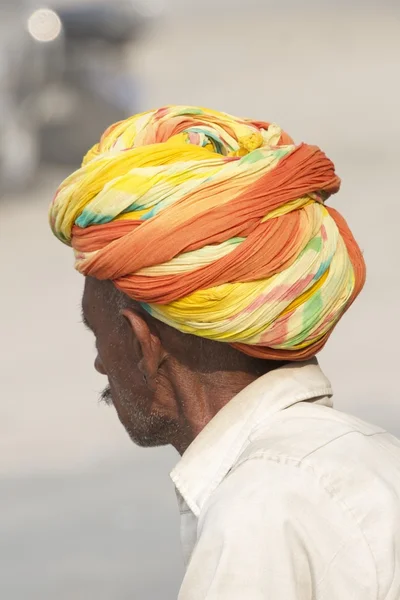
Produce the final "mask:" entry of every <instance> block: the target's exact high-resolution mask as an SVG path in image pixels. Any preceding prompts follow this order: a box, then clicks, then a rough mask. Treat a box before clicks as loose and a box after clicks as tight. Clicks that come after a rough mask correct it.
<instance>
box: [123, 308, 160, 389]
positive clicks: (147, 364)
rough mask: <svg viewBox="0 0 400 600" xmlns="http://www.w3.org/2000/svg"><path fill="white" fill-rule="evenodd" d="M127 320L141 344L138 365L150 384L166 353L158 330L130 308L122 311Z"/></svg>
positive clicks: (138, 342)
mask: <svg viewBox="0 0 400 600" xmlns="http://www.w3.org/2000/svg"><path fill="white" fill-rule="evenodd" d="M121 315H122V316H123V317H125V319H126V320H127V322H128V324H129V326H130V328H131V330H132V335H133V339H134V341H135V342H136V343H137V344H138V345H139V348H140V355H139V356H138V357H137V360H138V367H139V369H140V371H141V372H142V375H143V378H144V380H145V381H146V382H147V384H148V385H151V384H152V382H153V381H154V382H155V380H156V376H157V372H158V369H159V366H160V364H161V362H162V357H163V355H164V352H163V348H162V345H161V340H160V337H159V335H158V334H157V332H156V331H152V329H151V327H150V326H149V324H148V323H147V321H146V319H145V317H144V316H143V315H141V314H139V313H137V312H135V311H134V310H132V309H130V308H126V309H124V310H122V311H121Z"/></svg>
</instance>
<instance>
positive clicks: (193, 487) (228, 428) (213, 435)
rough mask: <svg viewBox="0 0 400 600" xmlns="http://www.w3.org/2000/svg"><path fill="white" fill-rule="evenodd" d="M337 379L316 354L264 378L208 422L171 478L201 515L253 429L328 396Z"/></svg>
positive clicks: (328, 403) (326, 402)
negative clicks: (331, 378)
mask: <svg viewBox="0 0 400 600" xmlns="http://www.w3.org/2000/svg"><path fill="white" fill-rule="evenodd" d="M331 396H332V388H331V384H330V382H329V381H328V379H327V378H326V377H325V375H324V374H323V373H322V371H321V369H320V367H319V365H318V362H317V360H316V359H312V360H310V361H307V362H303V363H290V364H288V365H285V366H284V367H281V368H279V369H275V370H274V371H270V372H269V373H267V374H266V375H263V376H262V377H259V378H258V379H257V380H256V381H254V382H253V383H251V384H250V385H249V386H247V387H246V388H245V389H243V390H242V391H241V392H240V393H239V394H238V395H237V396H235V397H234V398H232V400H230V402H228V404H226V405H225V406H224V407H223V408H222V409H221V410H220V411H219V412H218V413H217V414H216V415H215V417H214V418H213V419H212V420H211V421H210V422H209V423H208V424H207V425H206V427H205V428H204V429H203V430H202V431H201V433H200V434H199V435H198V436H197V437H196V439H195V440H194V441H193V442H192V443H191V445H190V446H189V448H188V449H187V450H186V452H185V453H184V454H183V456H182V458H181V459H180V461H179V463H178V464H177V466H176V467H175V468H174V469H173V471H172V472H171V479H172V481H173V482H174V484H175V487H176V488H177V491H178V492H179V493H180V494H181V496H182V497H183V499H184V500H185V502H186V504H187V505H188V507H189V508H190V509H191V511H192V512H193V513H194V514H195V515H196V516H198V515H199V514H200V511H201V509H202V507H203V506H204V504H205V502H206V501H207V500H208V498H209V497H210V495H211V494H212V492H213V491H214V490H215V489H216V487H217V486H218V485H219V484H220V483H221V481H222V480H223V479H224V477H225V475H226V474H227V473H228V471H229V470H230V469H231V468H232V466H233V465H234V464H235V462H236V461H237V459H238V458H239V456H240V454H241V453H242V452H243V450H244V449H245V447H246V446H247V444H248V443H249V436H250V434H251V433H252V432H253V431H254V430H255V429H257V427H259V426H260V424H261V423H263V424H264V423H265V421H267V420H268V419H269V418H270V417H272V415H274V414H275V413H277V412H278V411H281V410H284V409H285V408H288V407H289V406H292V405H293V404H296V403H297V402H302V401H305V400H312V399H317V398H322V397H326V398H327V399H326V400H324V404H326V405H328V406H332V402H331V400H329V398H330V397H331Z"/></svg>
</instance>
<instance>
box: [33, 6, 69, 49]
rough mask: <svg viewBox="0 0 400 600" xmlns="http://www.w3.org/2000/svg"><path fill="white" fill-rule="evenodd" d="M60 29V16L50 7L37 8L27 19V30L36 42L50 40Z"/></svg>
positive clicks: (56, 35) (54, 37)
mask: <svg viewBox="0 0 400 600" xmlns="http://www.w3.org/2000/svg"><path fill="white" fill-rule="evenodd" d="M61 29H62V24H61V20H60V17H59V16H58V14H57V13H56V12H54V10H51V9H50V8H39V9H38V10H35V12H34V13H32V14H31V16H30V17H29V19H28V31H29V33H30V34H31V36H32V37H33V38H34V39H35V40H37V41H38V42H52V41H53V40H55V39H56V38H57V37H58V36H59V35H60V33H61Z"/></svg>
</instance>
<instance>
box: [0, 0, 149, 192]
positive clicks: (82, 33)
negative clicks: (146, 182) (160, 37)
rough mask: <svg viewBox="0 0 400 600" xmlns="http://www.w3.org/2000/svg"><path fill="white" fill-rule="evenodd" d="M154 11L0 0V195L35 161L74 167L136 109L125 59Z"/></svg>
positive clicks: (117, 4) (118, 2) (131, 1)
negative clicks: (1, 32)
mask: <svg viewBox="0 0 400 600" xmlns="http://www.w3.org/2000/svg"><path fill="white" fill-rule="evenodd" d="M20 1H21V0H19V2H20ZM64 2H65V0H64ZM157 7H158V5H155V0H145V1H144V0H143V2H142V4H138V0H136V1H135V0H112V1H110V0H102V1H94V0H91V1H89V0H81V1H79V2H75V3H71V2H67V3H64V4H60V3H58V4H57V5H54V6H53V7H51V8H45V9H42V8H39V9H37V8H36V9H35V7H33V6H32V5H29V4H24V5H20V4H16V3H14V0H9V5H7V7H3V0H2V23H1V25H0V28H1V30H3V29H4V30H5V32H6V33H7V34H8V36H7V41H6V43H4V39H5V38H4V36H3V46H4V50H2V52H1V53H0V111H1V115H2V116H1V121H0V189H5V188H6V189H7V188H8V189H15V188H16V187H19V188H21V187H23V186H26V185H27V183H28V182H29V181H30V180H31V179H32V177H33V176H34V174H35V172H36V171H37V168H38V165H39V162H40V160H44V161H46V162H48V161H51V162H59V163H60V162H61V163H70V164H73V165H78V164H79V162H80V160H81V158H82V155H83V154H84V153H85V152H86V150H87V149H88V148H89V147H90V146H91V145H93V144H94V143H95V142H96V141H97V140H98V139H99V136H100V134H101V133H102V131H103V130H104V129H105V127H107V126H108V125H109V124H110V123H112V122H115V121H118V120H121V119H123V118H126V117H127V116H129V115H130V114H132V113H133V112H135V111H136V109H137V97H138V93H137V85H136V81H135V78H134V74H133V72H132V68H131V65H130V64H129V55H130V52H131V50H132V45H133V44H134V43H135V42H136V41H137V40H138V39H139V38H140V35H141V34H142V33H143V32H144V31H145V30H146V29H147V25H148V23H149V19H150V18H152V17H154V15H156V14H157V13H158V10H157ZM5 8H6V10H5ZM149 8H150V10H149ZM154 8H155V9H156V10H154ZM5 13H7V16H8V21H7V19H6V20H5V19H4V17H3V14H5ZM0 37H1V36H0ZM0 43H1V42H0Z"/></svg>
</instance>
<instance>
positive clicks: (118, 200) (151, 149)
mask: <svg viewBox="0 0 400 600" xmlns="http://www.w3.org/2000/svg"><path fill="white" fill-rule="evenodd" d="M339 186H340V180H339V178H338V177H337V175H336V174H335V170H334V165H333V164H332V162H331V161H330V160H329V159H328V158H327V157H326V156H325V154H324V153H323V152H321V151H320V150H319V149H318V148H316V147H315V146H308V145H307V144H300V145H298V146H296V145H295V144H294V142H293V140H292V139H291V138H290V137H289V136H288V135H287V134H286V133H284V132H283V131H282V130H281V129H280V128H279V127H278V126H276V125H273V124H270V123H266V122H258V121H251V120H248V119H238V118H236V117H232V116H230V115H227V114H225V113H218V112H215V111H212V110H207V109H202V108H196V107H187V106H170V107H164V108H161V109H159V110H155V111H150V112H147V113H143V114H141V115H136V116H134V117H132V118H131V119H128V120H126V121H123V122H121V123H117V124H116V125H113V126H112V127H110V128H109V129H108V130H107V131H106V132H105V133H104V135H103V136H102V138H101V140H100V142H99V144H96V146H94V147H93V148H92V150H91V151H90V152H89V153H88V154H87V155H86V157H85V158H84V161H83V164H82V167H81V169H79V170H78V171H76V172H75V173H73V174H72V175H71V176H70V177H68V178H67V179H66V180H65V181H64V182H63V183H62V184H61V186H60V187H59V189H58V190H57V193H56V195H55V198H54V200H53V203H52V206H51V208H50V222H51V227H52V229H53V231H54V233H55V235H56V236H57V237H58V238H59V239H60V240H62V241H63V242H64V243H66V244H69V245H71V246H72V247H73V248H74V251H75V257H76V267H77V269H78V270H79V271H80V272H81V273H82V274H84V275H85V276H86V278H87V283H86V290H85V297H84V312H85V316H86V318H87V320H88V321H89V323H90V325H91V327H92V328H93V330H94V331H95V334H96V338H97V345H98V348H99V359H98V367H99V370H101V371H104V372H105V373H106V374H107V376H108V378H109V381H110V387H111V393H112V395H113V399H114V403H115V405H116V407H117V410H118V412H119V414H120V416H121V419H122V420H123V421H124V423H125V424H126V426H127V428H128V429H130V432H131V435H132V437H134V438H135V439H136V440H137V441H138V442H139V443H144V444H149V443H156V442H157V440H158V443H161V442H163V440H167V439H168V440H170V439H171V437H173V436H172V434H171V432H173V430H174V427H175V428H178V429H179V428H180V429H181V430H182V428H183V427H184V422H186V424H187V426H189V427H191V428H192V429H193V430H195V429H198V427H200V426H201V422H202V420H203V421H204V420H207V419H209V418H210V414H211V413H212V410H211V409H210V408H209V409H207V410H206V409H205V408H203V409H201V406H202V401H201V397H202V394H203V395H204V394H205V391H204V390H205V386H206V385H208V386H210V385H212V386H214V387H215V386H216V385H217V383H218V381H223V385H224V386H225V388H229V383H228V379H227V378H226V377H222V376H219V377H218V378H216V377H215V376H214V375H213V374H214V373H217V372H219V373H222V372H224V373H227V372H229V373H230V375H229V381H232V382H233V384H232V390H230V391H232V392H234V391H238V389H237V388H238V387H239V388H240V385H242V384H243V383H246V381H247V382H248V380H249V378H251V377H254V373H255V372H256V371H257V372H259V371H260V368H259V362H260V360H261V361H277V362H279V361H284V362H287V361H290V360H303V359H307V358H310V357H312V356H314V355H315V354H316V353H317V352H318V351H319V350H320V349H321V348H322V347H323V346H324V344H325V342H326V341H327V339H328V337H329V335H330V334H331V332H332V330H333V328H334V327H335V325H336V323H337V322H338V321H339V319H340V318H341V316H342V315H343V314H344V312H345V311H346V310H347V308H348V307H349V306H350V305H351V303H352V302H353V300H354V299H355V298H356V297H357V295H358V293H359V292H360V290H361V289H362V286H363V284H364V279H365V265H364V261H363V258H362V255H361V252H360V249H359V248H358V246H357V244H356V242H355V240H354V238H353V236H352V234H351V232H350V230H349V228H348V226H347V224H346V223H345V221H344V219H343V218H342V217H341V216H340V215H339V214H338V213H337V212H336V211H334V210H333V209H331V208H328V207H326V206H325V201H326V200H327V199H328V197H329V196H330V195H331V194H333V193H335V192H337V191H338V189H339ZM99 281H101V282H102V283H99ZM107 299H108V300H109V301H107ZM126 303H128V304H127V305H126ZM118 306H119V309H118ZM117 309H118V310H117ZM121 310H122V311H123V314H122V316H121ZM106 334H107V335H106ZM248 357H251V359H249V358H248ZM256 359H257V360H256ZM220 360H221V361H222V363H221V368H220V369H218V364H219V363H218V361H220ZM230 361H233V362H230ZM228 363H229V364H231V365H233V364H234V365H235V368H233V367H232V368H231V369H229V368H228V369H227V367H226V365H227V364H228ZM264 364H265V365H266V364H267V363H264ZM255 365H257V366H256V367H255ZM195 368H196V369H197V371H196V373H200V375H199V376H198V375H194V373H195ZM262 371H263V369H261V372H262ZM237 373H246V377H245V378H244V379H243V377H242V378H241V384H240V385H239V383H238V379H240V377H237V376H236V375H237ZM185 386H186V388H187V387H188V386H192V391H193V394H194V395H196V402H197V404H198V406H199V411H200V413H201V410H203V412H204V415H202V414H200V416H199V415H196V418H194V417H193V414H192V415H191V416H190V418H188V415H187V413H188V410H189V409H188V405H187V398H188V397H189V396H188V393H187V392H188V390H187V389H186V390H185ZM193 386H194V387H193ZM178 388H179V389H178ZM194 388H195V389H194ZM208 389H209V391H210V389H211V388H210V387H209V388H208ZM221 394H222V396H224V393H223V391H222V390H221V389H219V390H218V395H221ZM208 395H209V396H210V394H208ZM229 395H230V394H229V390H228V393H227V394H226V398H228V397H229ZM133 397H135V403H133V401H132V398H133ZM128 398H129V399H130V400H129V401H128ZM228 399H229V398H228ZM207 402H208V405H210V402H211V401H210V397H209V398H208V401H207ZM174 403H175V404H174ZM205 404H206V403H204V402H203V405H204V406H205ZM133 407H135V408H133ZM153 409H154V410H153ZM191 410H192V409H191V408H190V410H189V412H190V411H191ZM132 411H135V414H136V416H138V415H140V419H138V418H137V419H136V420H135V419H134V418H133V416H132V415H133V412H132ZM179 411H180V412H179ZM192 412H193V411H192ZM206 413H207V414H206ZM130 415H131V417H132V418H130ZM182 415H184V416H182ZM188 424H189V425H188ZM167 431H168V433H166V432H167ZM163 436H164V437H163Z"/></svg>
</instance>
